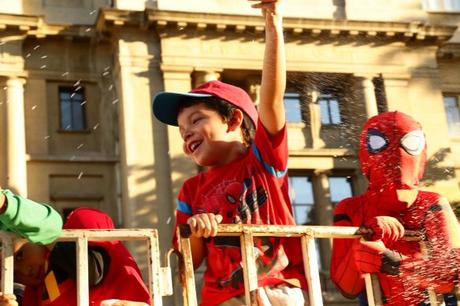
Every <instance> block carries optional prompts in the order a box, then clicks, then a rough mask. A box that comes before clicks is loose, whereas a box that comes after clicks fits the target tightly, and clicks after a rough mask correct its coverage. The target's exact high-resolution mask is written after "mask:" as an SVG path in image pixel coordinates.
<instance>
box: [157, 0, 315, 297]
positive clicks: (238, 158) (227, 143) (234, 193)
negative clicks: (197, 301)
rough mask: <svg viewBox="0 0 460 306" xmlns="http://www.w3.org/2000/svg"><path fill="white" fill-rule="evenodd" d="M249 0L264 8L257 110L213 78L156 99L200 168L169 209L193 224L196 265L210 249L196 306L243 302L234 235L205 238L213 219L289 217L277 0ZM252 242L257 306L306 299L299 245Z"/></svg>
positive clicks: (273, 220)
mask: <svg viewBox="0 0 460 306" xmlns="http://www.w3.org/2000/svg"><path fill="white" fill-rule="evenodd" d="M252 1H254V2H255V4H253V5H252V7H254V8H261V9H262V13H263V16H264V18H265V25H266V31H265V33H266V34H265V35H266V49H265V55H264V63H263V73H262V84H261V92H260V105H259V113H257V110H256V108H255V106H254V103H253V102H252V101H251V99H250V98H249V96H248V95H247V93H246V92H245V91H243V90H242V89H240V88H238V87H235V86H232V85H229V84H226V83H222V82H219V81H211V82H208V83H205V84H203V85H201V86H199V87H197V88H195V89H193V90H192V91H191V92H190V93H186V94H180V93H169V92H162V93H159V94H158V95H157V96H156V97H155V98H154V102H153V111H154V114H155V116H156V117H157V118H158V119H159V120H160V121H162V122H164V123H166V124H169V125H174V126H178V127H179V131H180V134H181V136H182V138H183V140H184V143H183V150H184V152H185V153H186V154H187V155H188V156H190V157H191V158H192V159H193V160H194V161H195V162H196V163H197V164H198V165H200V166H203V167H206V169H207V170H206V171H205V172H202V173H200V174H198V175H196V176H194V177H192V178H190V179H188V180H187V181H185V183H184V184H183V186H182V188H181V190H180V192H179V196H178V203H177V211H176V218H177V220H176V226H177V225H178V224H184V223H188V224H189V225H190V226H191V228H192V237H191V245H192V253H193V262H194V266H195V268H196V267H198V266H199V265H200V264H201V262H202V260H203V259H204V257H207V269H206V272H205V274H204V287H203V291H202V294H201V298H202V303H201V304H202V305H232V303H238V305H241V304H242V303H241V302H240V301H244V297H242V296H241V295H242V294H243V293H244V284H243V274H242V267H241V266H242V264H241V253H240V252H241V251H240V245H239V238H238V237H236V238H235V237H215V238H212V237H214V236H215V235H216V232H217V225H218V224H219V223H227V224H232V223H233V224H240V223H243V224H278V225H281V224H294V218H293V216H292V212H291V205H290V202H289V198H288V194H287V174H286V172H287V159H288V150H287V139H286V127H285V112H284V104H283V103H284V102H283V94H284V90H285V84H286V71H285V55H284V40H283V29H282V16H281V12H280V1H279V0H252ZM254 133H255V136H253V134H254ZM254 242H255V248H256V249H255V251H256V254H257V260H256V263H255V264H256V266H257V271H258V279H259V290H258V292H259V299H260V300H263V301H264V305H271V304H273V305H285V304H287V303H289V304H290V305H304V303H305V301H304V298H303V295H302V290H301V289H300V288H299V287H300V285H301V284H302V285H304V286H303V287H304V288H305V286H306V284H305V281H304V276H303V268H302V266H299V267H297V266H295V264H294V263H293V260H295V261H296V262H295V263H296V264H297V263H299V261H300V260H301V254H300V251H299V250H300V245H294V246H291V244H292V243H294V241H292V240H287V239H284V240H283V239H279V238H278V239H274V238H273V239H272V238H256V239H255V241H254ZM296 251H297V252H298V253H296V254H293V252H296ZM293 284H294V285H293ZM275 296H278V297H279V299H276V297H275Z"/></svg>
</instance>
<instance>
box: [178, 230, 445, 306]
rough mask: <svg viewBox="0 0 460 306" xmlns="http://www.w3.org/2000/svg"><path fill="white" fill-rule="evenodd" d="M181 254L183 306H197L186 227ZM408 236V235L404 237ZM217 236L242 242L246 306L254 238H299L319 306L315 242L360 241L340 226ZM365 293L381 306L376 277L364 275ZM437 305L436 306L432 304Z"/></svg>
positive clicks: (253, 281)
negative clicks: (342, 239) (237, 237)
mask: <svg viewBox="0 0 460 306" xmlns="http://www.w3.org/2000/svg"><path fill="white" fill-rule="evenodd" d="M178 232H179V233H178V236H179V237H180V243H179V244H180V251H181V253H182V255H183V257H184V270H185V271H184V275H185V276H184V278H183V279H184V284H183V286H184V291H185V293H184V296H186V301H185V302H184V305H188V306H196V305H197V297H196V292H195V279H194V271H193V262H192V256H191V255H192V254H191V249H190V240H189V239H188V238H189V237H190V235H191V232H190V227H189V226H188V225H182V226H180V228H179V230H178ZM407 232H408V233H407ZM406 234H408V237H407V239H412V240H413V239H415V240H419V239H420V238H419V234H418V233H417V232H410V231H406ZM217 235H218V236H239V237H240V242H241V254H242V259H243V273H244V286H245V299H246V305H251V306H256V305H257V302H256V290H257V287H258V286H257V271H256V267H255V265H254V264H251V263H254V261H255V257H254V241H253V238H254V237H257V236H258V237H261V236H264V237H268V236H270V237H299V238H300V246H299V247H301V248H302V252H303V264H304V270H305V277H306V280H307V283H308V285H309V290H308V294H309V304H310V305H312V306H322V305H323V296H322V290H321V283H320V278H319V270H318V261H317V256H316V254H317V252H316V245H315V240H314V239H315V238H360V237H361V235H360V231H359V228H358V227H341V226H286V225H233V224H232V225H229V224H221V225H219V229H218V233H217ZM365 283H366V293H367V297H368V303H369V306H380V305H383V303H382V299H381V297H382V295H381V292H380V286H379V283H378V280H377V277H376V275H370V274H366V275H365ZM432 305H437V304H432Z"/></svg>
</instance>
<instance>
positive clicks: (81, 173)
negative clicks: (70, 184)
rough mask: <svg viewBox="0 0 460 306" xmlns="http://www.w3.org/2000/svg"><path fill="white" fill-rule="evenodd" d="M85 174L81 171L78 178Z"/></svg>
mask: <svg viewBox="0 0 460 306" xmlns="http://www.w3.org/2000/svg"><path fill="white" fill-rule="evenodd" d="M82 176H83V171H81V172H80V173H79V174H78V178H77V179H78V180H79V179H81V177H82Z"/></svg>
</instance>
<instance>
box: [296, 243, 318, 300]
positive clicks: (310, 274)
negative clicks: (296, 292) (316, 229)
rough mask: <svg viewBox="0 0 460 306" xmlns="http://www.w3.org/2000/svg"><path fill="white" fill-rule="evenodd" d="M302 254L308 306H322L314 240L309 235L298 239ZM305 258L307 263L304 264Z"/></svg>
mask: <svg viewBox="0 0 460 306" xmlns="http://www.w3.org/2000/svg"><path fill="white" fill-rule="evenodd" d="M300 242H301V245H302V254H303V258H304V260H303V266H304V270H305V275H306V277H307V282H308V286H309V288H308V289H309V290H308V295H309V298H310V305H312V306H323V295H322V291H321V281H320V279H319V271H318V258H317V256H316V245H315V239H313V237H312V235H311V234H305V235H303V236H302V237H301V238H300ZM305 258H306V259H307V262H305Z"/></svg>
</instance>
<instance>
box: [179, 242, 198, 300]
mask: <svg viewBox="0 0 460 306" xmlns="http://www.w3.org/2000/svg"><path fill="white" fill-rule="evenodd" d="M178 237H180V238H179V244H180V251H181V253H182V255H183V257H184V270H185V271H184V275H183V278H184V279H183V281H184V282H185V283H184V284H183V286H184V289H185V294H184V305H185V306H197V305H198V302H197V299H196V292H195V275H194V273H195V271H194V269H193V258H192V249H191V247H190V239H188V238H183V237H182V236H180V234H179V233H178Z"/></svg>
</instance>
